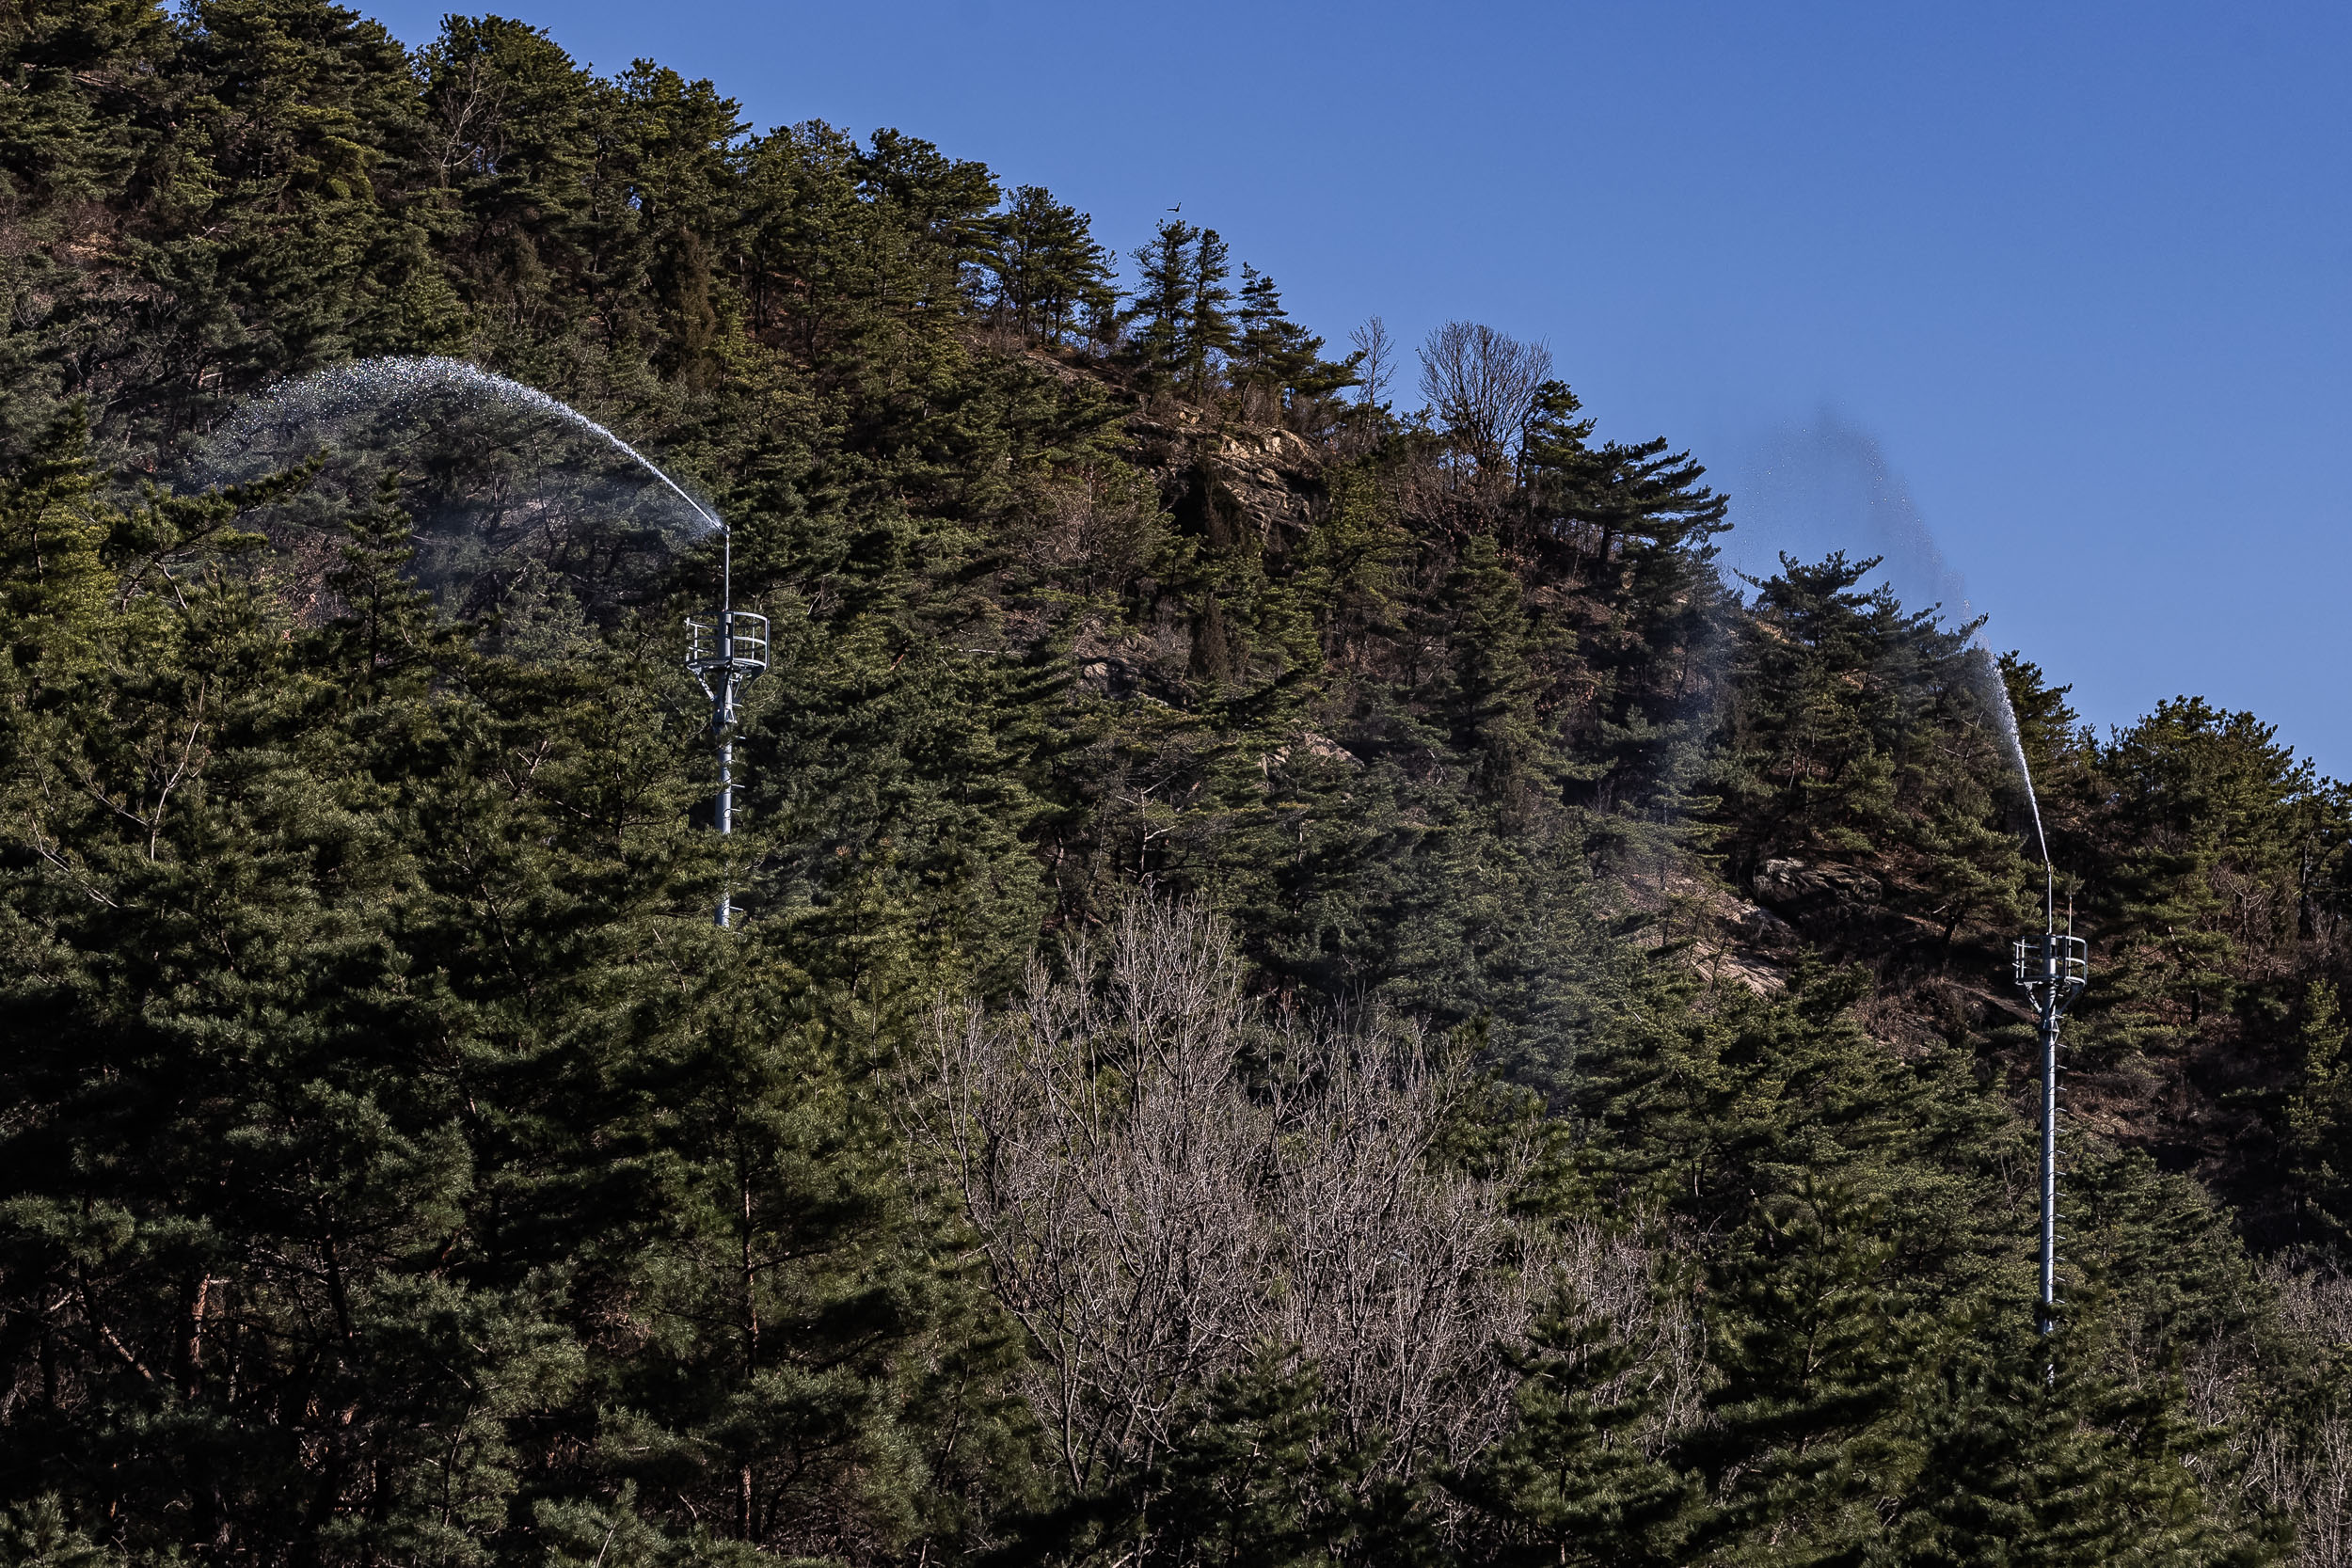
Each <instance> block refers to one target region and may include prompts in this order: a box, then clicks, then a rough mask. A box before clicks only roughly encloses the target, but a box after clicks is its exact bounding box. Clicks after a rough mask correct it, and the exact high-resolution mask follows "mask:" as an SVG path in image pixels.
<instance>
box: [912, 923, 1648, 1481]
mask: <svg viewBox="0 0 2352 1568" xmlns="http://www.w3.org/2000/svg"><path fill="white" fill-rule="evenodd" d="M1105 945H1106V946H1107V951H1106V952H1098V951H1096V950H1095V949H1094V948H1093V947H1091V946H1089V945H1088V944H1086V943H1083V942H1081V943H1076V944H1073V945H1072V946H1071V947H1069V948H1068V949H1067V950H1066V952H1065V958H1066V960H1067V965H1066V967H1067V972H1068V974H1070V976H1071V978H1069V979H1066V980H1060V981H1057V980H1054V979H1053V978H1051V977H1050V976H1049V975H1048V974H1046V973H1045V972H1044V971H1043V969H1042V968H1035V969H1033V970H1032V972H1031V974H1030V977H1029V982H1028V985H1027V988H1026V991H1025V995H1024V996H1023V998H1022V999H1021V1000H1020V1002H1019V1003H1018V1005H1017V1006H1014V1007H1013V1008H1011V1009H1010V1010H1009V1011H1008V1012H1007V1013H1005V1014H1003V1015H1000V1016H995V1017H991V1016H989V1015H988V1014H986V1013H985V1012H984V1011H982V1010H981V1009H980V1008H978V1007H977V1006H969V1005H966V1006H949V1007H945V1008H943V1009H942V1010H941V1012H940V1013H939V1015H938V1017H937V1020H936V1026H935V1029H934V1033H933V1042H934V1046H935V1054H934V1056H933V1057H932V1059H931V1061H930V1067H929V1069H928V1070H927V1072H926V1073H925V1074H924V1077H925V1079H926V1080H927V1081H926V1082H923V1083H921V1084H918V1085H914V1088H915V1091H916V1092H915V1093H914V1095H913V1096H912V1097H911V1100H910V1104H911V1106H912V1108H913V1109H912V1113H911V1114H912V1117H913V1119H914V1130H915V1132H916V1143H917V1145H918V1146H919V1147H921V1148H926V1149H928V1150H929V1151H930V1153H931V1155H932V1156H933V1157H935V1158H936V1159H937V1160H938V1161H939V1162H940V1164H941V1165H942V1167H943V1168H944V1170H945V1172H946V1178H947V1180H949V1181H950V1182H951V1184H952V1186H953V1187H954V1189H955V1190H956V1191H957V1192H958V1193H959V1194H960V1195H961V1197H962V1199H963V1202H964V1204H965V1206H966V1209H967V1211H968V1212H969V1214H970V1216H971V1219H972V1221H973V1223H974V1225H975V1227H977V1231H978V1233H979V1237H980V1241H981V1244H982V1245H983V1247H984V1248H985V1249H986V1254H987V1258H988V1261H989V1264H990V1266H991V1268H992V1271H993V1279H994V1283H995V1288H996V1290H997V1291H998V1293H999V1295H1000V1296H1001V1298H1002V1300H1003V1301H1004V1303H1005V1305H1006V1306H1007V1307H1008V1308H1009V1310H1010V1311H1011V1312H1012V1313H1013V1314H1014V1315H1015V1316H1016V1317H1018V1318H1019V1320H1020V1321H1021V1322H1022V1323H1024V1324H1025V1325H1026V1327H1027V1329H1028V1331H1029V1333H1030V1335H1031V1336H1032V1337H1033V1339H1034V1343H1035V1347H1036V1352H1037V1359H1036V1364H1035V1365H1034V1367H1033V1369H1032V1371H1031V1374H1030V1382H1029V1386H1028V1388H1027V1390H1026V1392H1027V1393H1028V1396H1029V1398H1030V1399H1031V1401H1032V1402H1033V1405H1034V1408H1035V1409H1036V1410H1037V1412H1038V1414H1039V1416H1040V1418H1041V1419H1042V1420H1043V1421H1044V1422H1045V1423H1046V1425H1047V1426H1048V1428H1049V1430H1051V1431H1052V1432H1053V1433H1054V1434H1055V1436H1056V1438H1057V1443H1058V1445H1059V1449H1060V1457H1061V1461H1062V1464H1063V1465H1064V1466H1065V1468H1066V1471H1067V1474H1068V1478H1069V1480H1070V1481H1071V1482H1072V1483H1073V1485H1077V1486H1085V1485H1087V1484H1089V1483H1090V1482H1092V1481H1095V1480H1097V1479H1099V1478H1100V1477H1101V1476H1102V1475H1103V1474H1104V1472H1105V1470H1106V1469H1108V1470H1115V1469H1121V1468H1125V1467H1128V1466H1133V1465H1144V1464H1149V1463H1150V1462H1151V1460H1152V1456H1153V1454H1154V1453H1155V1452H1156V1451H1158V1450H1159V1449H1160V1448H1161V1446H1162V1445H1164V1444H1165V1443H1166V1442H1167V1441H1168V1437H1169V1436H1170V1434H1171V1421H1172V1418H1173V1417H1174V1416H1175V1414H1176V1412H1177V1410H1178V1408H1179V1406H1180V1403H1181V1402H1182V1400H1183V1399H1184V1396H1185V1395H1186V1394H1187V1392H1190V1391H1196V1390H1199V1389H1201V1388H1204V1387H1206V1386H1208V1385H1209V1384H1210V1383H1211V1382H1212V1381H1214V1379H1215V1378H1216V1376H1218V1375H1219V1374H1221V1373H1224V1372H1227V1371H1232V1370H1238V1369H1240V1368H1242V1367H1243V1366H1245V1365H1246V1364H1247V1363H1248V1361H1249V1360H1250V1358H1251V1357H1252V1355H1253V1354H1254V1353H1255V1352H1256V1351H1257V1350H1258V1349H1259V1348H1260V1347H1262V1346H1266V1345H1274V1346H1279V1347H1282V1348H1283V1349H1285V1350H1286V1351H1287V1352H1288V1353H1289V1354H1291V1355H1293V1356H1294V1357H1295V1358H1298V1359H1301V1360H1305V1361H1310V1362H1311V1363H1312V1364H1313V1365H1314V1366H1315V1367H1316V1368H1317V1369H1318V1370H1319V1371H1320V1372H1321V1375H1322V1380H1323V1386H1324V1387H1325V1389H1326V1391H1327V1399H1328V1400H1329V1401H1330V1402H1331V1406H1332V1408H1333V1410H1334V1412H1335V1414H1336V1415H1337V1416H1338V1418H1339V1419H1340V1421H1341V1422H1342V1423H1343V1427H1344V1428H1346V1429H1350V1431H1351V1435H1353V1436H1355V1437H1357V1438H1359V1439H1366V1440H1369V1439H1371V1438H1373V1437H1374V1436H1375V1433H1376V1434H1379V1435H1381V1436H1383V1437H1386V1438H1387V1439H1389V1441H1387V1442H1386V1443H1385V1444H1384V1445H1382V1446H1381V1450H1380V1451H1381V1452H1382V1453H1383V1455H1384V1461H1383V1462H1384V1463H1385V1464H1386V1465H1389V1466H1390V1467H1391V1469H1392V1470H1396V1469H1403V1468H1406V1467H1407V1466H1410V1465H1414V1464H1416V1463H1420V1462H1422V1461H1425V1460H1428V1459H1430V1458H1438V1459H1447V1460H1460V1459H1463V1458H1466V1457H1468V1456H1469V1455H1470V1453H1472V1452H1474V1451H1475V1450H1476V1449H1479V1448H1480V1447H1481V1446H1483V1445H1484V1444H1486V1442H1488V1441H1490V1440H1491V1439H1492V1438H1493V1437H1494V1436H1495V1435H1496V1434H1497V1433H1498V1432H1499V1431H1500V1429H1501V1428H1502V1424H1503V1422H1504V1421H1505V1420H1506V1419H1507V1418H1508V1416H1509V1412H1510V1404H1511V1402H1510V1389H1511V1386H1512V1384H1511V1378H1512V1373H1511V1370H1510V1366H1509V1361H1508V1358H1507V1356H1506V1355H1505V1354H1503V1352H1504V1351H1505V1350H1506V1349H1508V1348H1509V1347H1511V1346H1513V1345H1516V1344H1518V1343H1520V1342H1522V1341H1523V1339H1524V1336H1525V1332H1526V1326H1527V1323H1528V1321H1529V1318H1530V1316H1531V1306H1532V1299H1531V1298H1534V1297H1537V1296H1542V1295H1546V1294H1548V1293H1549V1291H1552V1290H1553V1289H1555V1288H1556V1287H1555V1281H1556V1277H1557V1275H1558V1274H1559V1271H1560V1269H1561V1267H1562V1265H1564V1264H1572V1265H1575V1268H1574V1269H1571V1271H1570V1272H1571V1273H1573V1272H1576V1270H1579V1269H1581V1270H1582V1271H1583V1272H1586V1273H1590V1274H1592V1275H1594V1277H1593V1278H1592V1279H1591V1280H1588V1281H1585V1282H1584V1287H1582V1288H1581V1289H1582V1291H1583V1293H1585V1294H1587V1295H1589V1296H1591V1297H1592V1299H1594V1300H1596V1301H1601V1300H1608V1301H1613V1302H1615V1303H1616V1307H1617V1308H1621V1309H1623V1310H1625V1311H1635V1310H1636V1308H1635V1307H1633V1306H1632V1305H1631V1303H1632V1301H1633V1300H1634V1298H1635V1297H1639V1296H1641V1295H1642V1291H1643V1287H1642V1284H1641V1279H1642V1274H1641V1270H1642V1257H1641V1254H1640V1250H1639V1248H1638V1246H1637V1247H1634V1248H1633V1249H1632V1250H1631V1252H1629V1253H1626V1252H1625V1251H1624V1249H1623V1248H1618V1249H1616V1250H1612V1249H1611V1247H1610V1246H1609V1245H1608V1244H1604V1243H1601V1242H1600V1241H1599V1240H1597V1237H1596V1238H1585V1239H1584V1240H1583V1241H1581V1242H1580V1241H1578V1240H1577V1238H1576V1236H1575V1234H1574V1233H1573V1232H1572V1233H1571V1234H1570V1235H1569V1236H1567V1237H1565V1238H1564V1237H1562V1236H1559V1235H1557V1234H1555V1233H1554V1232H1552V1231H1551V1230H1549V1228H1547V1227H1541V1226H1537V1225H1534V1224H1530V1223H1528V1222H1525V1221H1522V1220H1520V1219H1518V1218H1517V1217H1515V1216H1514V1215H1513V1213H1512V1212H1510V1209H1509V1204H1508V1200H1509V1197H1510V1195H1511V1192H1512V1190H1513V1188H1514V1187H1515V1185H1516V1184H1517V1182H1518V1180H1520V1179H1521V1178H1522V1177H1523V1176H1524V1174H1525V1170H1526V1164H1527V1161H1528V1159H1529V1158H1530V1155H1529V1154H1528V1153H1527V1152H1525V1151H1521V1152H1519V1153H1517V1154H1512V1155H1507V1156H1506V1157H1505V1158H1504V1159H1503V1161H1502V1166H1501V1168H1500V1169H1497V1170H1495V1171H1493V1172H1490V1173H1487V1174H1485V1175H1476V1176H1474V1175H1471V1174H1469V1173H1466V1172H1463V1171H1461V1170H1459V1169H1456V1168H1453V1167H1450V1166H1448V1165H1446V1164H1444V1163H1443V1162H1442V1161H1439V1160H1437V1159H1435V1158H1433V1157H1432V1149H1433V1146H1434V1144H1435V1142H1436V1140H1437V1139H1438V1136H1439V1133H1440V1132H1441V1130H1442V1128H1443V1127H1444V1126H1445V1125H1446V1123H1447V1120H1448V1118H1449V1117H1450V1116H1452V1115H1453V1114H1454V1112H1455V1110H1456V1109H1457V1107H1458V1106H1459V1104H1460V1101H1461V1098H1462V1097H1463V1096H1464V1095H1465V1094H1467V1093H1469V1092H1470V1088H1471V1085H1472V1082H1473V1080H1472V1078H1471V1075H1470V1072H1469V1070H1468V1069H1467V1067H1466V1066H1465V1065H1463V1064H1461V1063H1458V1062H1455V1061H1453V1060H1451V1059H1449V1058H1447V1057H1444V1056H1443V1055H1441V1054H1439V1053H1434V1052H1433V1051H1432V1050H1431V1048H1430V1047H1429V1045H1428V1042H1427V1041H1426V1040H1425V1039H1424V1037H1423V1036H1422V1032H1421V1031H1420V1030H1419V1029H1418V1028H1416V1027H1414V1026H1412V1025H1410V1024H1407V1023H1405V1022H1399V1021H1396V1020H1392V1019H1385V1018H1383V1019H1371V1020H1365V1021H1362V1022H1359V1024H1358V1025H1357V1026H1353V1027H1342V1026H1340V1025H1338V1024H1336V1023H1328V1022H1327V1023H1326V1024H1323V1025H1319V1026H1310V1025H1306V1024H1303V1023H1299V1022H1296V1021H1295V1020H1286V1019H1274V1020H1269V1019H1268V1018H1267V1017H1265V1016H1264V1014H1263V1012H1262V1011H1261V1010H1260V1009H1259V1008H1258V1007H1256V1006H1254V1005H1252V1004H1251V1003H1250V1002H1249V1000H1248V998H1247V997H1246V995H1245V994H1244V991H1243V988H1242V971H1241V966H1240V962H1239V960H1238V958H1236V957H1235V955H1234V954H1233V952H1232V945H1231V942H1230V940H1229V937H1228V934H1227V933H1226V931H1225V929H1224V928H1223V927H1222V926H1221V924H1220V923H1218V922H1217V921H1216V920H1215V919H1214V917H1212V916H1210V915H1209V914H1208V913H1207V912H1206V911H1203V910H1201V909H1200V907H1198V906H1197V905H1191V904H1173V905H1171V904H1167V903H1156V902H1152V901H1149V900H1143V899H1137V900H1135V901H1132V902H1131V903H1130V904H1128V905H1127V906H1126V907H1125V908H1124V910H1123V911H1122V912H1121V914H1120V917H1119V919H1118V920H1117V921H1116V922H1115V923H1114V925H1113V927H1112V928H1111V929H1110V931H1109V933H1108V936H1107V938H1106V939H1105ZM1245 1057H1246V1058H1247V1059H1248V1061H1249V1062H1250V1063H1252V1064H1255V1066H1254V1068H1253V1069H1252V1070H1250V1071H1249V1072H1248V1075H1247V1076H1245V1072H1244V1069H1243V1066H1242V1063H1243V1061H1244V1059H1245ZM1628 1259H1631V1263H1630V1264H1629V1263H1628ZM1628 1267H1630V1268H1631V1270H1632V1273H1631V1275H1627V1276H1626V1278H1620V1277H1618V1276H1619V1275H1626V1270H1627V1268H1628ZM1603 1276H1606V1278H1605V1279H1604V1277H1603ZM1627 1278H1629V1279H1630V1280H1631V1281H1632V1283H1631V1284H1630V1285H1628V1284H1627ZM1572 1288H1577V1287H1573V1286H1572ZM1629 1291H1630V1292H1631V1294H1630V1295H1629V1294H1628V1292H1629ZM1619 1298H1623V1299H1622V1300H1621V1299H1619ZM1643 1299H1645V1298H1643Z"/></svg>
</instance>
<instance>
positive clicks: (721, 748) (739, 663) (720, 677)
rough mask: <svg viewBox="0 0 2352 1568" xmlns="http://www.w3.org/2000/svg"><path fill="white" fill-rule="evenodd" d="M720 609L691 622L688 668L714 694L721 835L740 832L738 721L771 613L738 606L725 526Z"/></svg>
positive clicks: (725, 897)
mask: <svg viewBox="0 0 2352 1568" xmlns="http://www.w3.org/2000/svg"><path fill="white" fill-rule="evenodd" d="M719 538H720V546H719V548H720V555H719V614H718V618H717V619H716V620H715V621H697V620H695V619H693V618H692V617H691V616H689V617H688V618H687V622H686V667H687V668H688V669H689V670H691V671H692V672H693V673H694V679H695V681H696V682H697V683H699V684H700V685H701V687H702V689H703V695H704V696H706V697H707V698H709V699H710V737H711V739H712V740H713V741H714V742H715V743H716V744H717V747H718V752H719V792H718V794H717V795H716V796H715V797H713V798H712V800H711V814H710V815H711V824H712V826H714V827H716V828H717V829H718V830H719V832H720V834H721V836H726V835H728V834H731V833H733V832H735V725H736V720H737V718H738V717H739V713H738V707H737V704H738V702H739V699H740V698H741V697H742V694H743V689H744V688H745V687H748V686H749V685H751V684H752V682H753V681H755V680H757V679H758V678H759V675H760V673H761V672H762V671H764V670H766V669H767V668H768V617H766V616H765V615H755V614H753V613H752V612H751V611H749V610H738V609H736V608H735V531H734V530H732V529H730V528H728V527H726V526H725V525H724V524H721V525H720V527H719ZM733 899H734V890H733V889H731V888H722V889H720V892H719V911H718V919H719V929H721V930H725V929H727V927H728V926H729V925H730V924H731V923H732V917H733V915H734V912H735V909H734V902H733Z"/></svg>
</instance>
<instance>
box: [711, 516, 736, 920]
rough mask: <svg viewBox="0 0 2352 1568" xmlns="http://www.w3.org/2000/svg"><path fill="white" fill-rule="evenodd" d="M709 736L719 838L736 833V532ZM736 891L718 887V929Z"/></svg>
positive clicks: (722, 581)
mask: <svg viewBox="0 0 2352 1568" xmlns="http://www.w3.org/2000/svg"><path fill="white" fill-rule="evenodd" d="M710 733H711V735H712V736H713V737H714V738H716V739H717V740H718V742H719V799H718V800H717V801H716V802H714V809H713V811H712V813H711V815H712V816H715V817H716V818H717V819H718V823H717V825H718V829H719V836H720V837H721V838H725V837H727V836H729V835H730V834H732V833H733V832H735V531H734V530H733V529H729V530H728V531H726V532H724V533H723V534H722V535H720V538H719V690H718V693H717V695H715V696H714V697H713V698H712V699H711V704H710ZM734 903H735V890H734V889H733V888H731V887H729V886H727V885H726V883H725V882H724V881H723V880H722V881H721V882H720V884H719V929H721V930H722V931H723V930H725V929H726V928H727V927H728V925H729V923H730V922H731V921H732V919H733V917H734V914H735V911H734V908H733V905H734Z"/></svg>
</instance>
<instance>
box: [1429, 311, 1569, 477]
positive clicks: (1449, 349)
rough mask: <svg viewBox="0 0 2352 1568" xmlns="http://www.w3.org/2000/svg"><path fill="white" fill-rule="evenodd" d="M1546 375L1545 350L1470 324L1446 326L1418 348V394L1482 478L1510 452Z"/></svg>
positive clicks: (1548, 354)
mask: <svg viewBox="0 0 2352 1568" xmlns="http://www.w3.org/2000/svg"><path fill="white" fill-rule="evenodd" d="M1550 373H1551V350H1550V349H1549V348H1547V347H1545V346H1544V345H1543V344H1542V343H1539V342H1536V343H1528V342H1521V341H1519V340H1518V339H1517V338H1512V337H1507V336H1505V335H1504V334H1502V333H1501V332H1497V331H1496V330H1495V329H1494V328H1493V327H1491V326H1482V325H1479V324H1477V323H1475V322H1448V323H1446V324H1445V325H1443V326H1440V327H1438V328H1436V329H1434V330H1433V331H1432V332H1431V333H1430V334H1429V340H1428V341H1427V342H1425V343H1423V344H1422V350H1421V393H1422V396H1423V397H1425V398H1427V399H1428V400H1429V406H1430V409H1431V410H1432V411H1433V412H1434V413H1435V414H1436V415H1437V416H1438V422H1439V423H1440V424H1442V425H1444V426H1445V430H1446V434H1447V435H1448V436H1451V437H1452V438H1453V439H1454V444H1455V445H1456V446H1457V447H1458V448H1459V449H1460V450H1461V451H1464V452H1466V453H1467V454H1468V455H1469V456H1470V460H1471V462H1472V463H1474V464H1475V465H1476V466H1477V469H1478V471H1479V473H1480V474H1481V475H1491V474H1494V473H1496V472H1497V471H1498V470H1499V468H1500V467H1501V466H1502V462H1503V460H1504V459H1505V458H1506V457H1508V456H1509V455H1510V454H1511V450H1512V444H1513V443H1514V442H1515V441H1517V440H1518V436H1519V433H1520V430H1521V429H1522V428H1523V427H1524V426H1525V425H1526V423H1527V416H1528V414H1529V412H1530V411H1531V410H1533V409H1534V406H1535V389H1536V388H1539V387H1541V386H1542V385H1543V384H1544V379H1545V377H1547V376H1549V374H1550Z"/></svg>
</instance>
